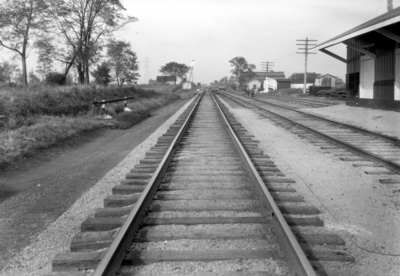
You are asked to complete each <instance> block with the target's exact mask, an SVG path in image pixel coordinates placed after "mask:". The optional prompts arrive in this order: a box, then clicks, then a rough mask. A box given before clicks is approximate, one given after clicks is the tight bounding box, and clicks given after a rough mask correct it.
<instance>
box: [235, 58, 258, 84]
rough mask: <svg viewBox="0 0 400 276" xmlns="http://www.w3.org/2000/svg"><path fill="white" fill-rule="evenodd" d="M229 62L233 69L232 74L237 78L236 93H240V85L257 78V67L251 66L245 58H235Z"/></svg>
mask: <svg viewBox="0 0 400 276" xmlns="http://www.w3.org/2000/svg"><path fill="white" fill-rule="evenodd" d="M229 62H230V63H231V66H232V67H233V69H232V70H231V72H232V74H233V75H234V76H235V77H236V91H239V86H240V85H242V84H243V83H245V82H246V81H248V80H250V79H252V78H253V77H254V76H255V74H254V72H253V70H255V69H256V66H255V65H253V64H249V63H248V62H247V61H246V59H245V58H244V57H235V58H233V59H231V60H230V61H229Z"/></svg>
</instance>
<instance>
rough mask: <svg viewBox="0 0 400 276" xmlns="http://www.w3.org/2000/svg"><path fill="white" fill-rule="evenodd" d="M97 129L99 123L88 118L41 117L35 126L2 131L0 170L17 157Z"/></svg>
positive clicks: (0, 138)
mask: <svg viewBox="0 0 400 276" xmlns="http://www.w3.org/2000/svg"><path fill="white" fill-rule="evenodd" d="M98 127H99V123H98V122H96V121H94V120H91V119H90V118H83V117H79V118H71V117H53V116H42V117H40V118H38V120H37V122H36V124H35V125H31V126H22V127H20V128H18V129H16V130H8V131H2V132H0V168H2V167H4V166H5V165H7V164H10V163H12V162H13V161H15V160H16V159H18V158H19V157H22V156H29V155H31V154H33V153H34V152H36V151H37V150H40V149H43V148H47V147H49V146H52V145H55V144H57V143H58V142H60V141H62V140H64V139H66V138H68V137H71V136H74V135H77V134H79V133H81V132H83V131H88V130H93V129H95V128H98Z"/></svg>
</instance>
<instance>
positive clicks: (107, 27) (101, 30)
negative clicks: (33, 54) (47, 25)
mask: <svg viewBox="0 0 400 276" xmlns="http://www.w3.org/2000/svg"><path fill="white" fill-rule="evenodd" d="M124 10H125V8H124V7H123V5H122V4H121V1H120V0H53V1H51V6H50V9H49V15H50V17H51V18H52V19H53V22H54V28H55V29H57V33H58V38H59V40H61V41H63V42H64V43H61V46H60V45H58V46H57V47H55V48H56V50H55V51H53V54H54V56H55V58H56V59H57V60H58V61H61V62H63V63H65V65H66V68H65V72H64V74H65V76H67V74H68V72H69V70H70V69H71V67H72V66H73V65H75V66H76V68H77V70H78V75H79V81H80V83H82V84H83V83H86V84H87V83H89V67H90V63H95V62H96V60H95V58H96V57H97V56H98V54H99V51H100V50H101V41H102V38H103V37H105V36H106V35H110V34H111V33H112V32H114V31H116V30H118V29H120V28H121V27H123V26H125V25H126V24H128V23H130V22H135V21H137V19H136V18H135V17H131V16H125V15H124V14H123V11H124ZM63 53H65V54H63Z"/></svg>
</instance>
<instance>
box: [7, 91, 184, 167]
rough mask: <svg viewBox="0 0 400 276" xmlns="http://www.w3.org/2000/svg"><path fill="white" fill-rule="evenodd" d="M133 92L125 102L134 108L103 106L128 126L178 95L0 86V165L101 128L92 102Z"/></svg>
mask: <svg viewBox="0 0 400 276" xmlns="http://www.w3.org/2000/svg"><path fill="white" fill-rule="evenodd" d="M129 96H134V97H135V99H134V100H131V101H129V102H128V107H129V108H130V109H131V110H132V112H122V111H123V110H124V104H123V103H113V104H109V105H107V107H106V113H107V114H109V115H112V116H113V117H114V116H115V118H116V120H117V121H119V122H121V124H122V125H123V126H125V127H124V128H126V127H129V126H131V125H133V124H135V123H137V122H139V121H140V120H142V119H143V118H145V117H148V116H150V112H149V111H150V110H151V109H154V108H156V107H159V106H162V105H164V104H166V103H168V102H169V101H171V100H174V99H177V98H179V95H176V94H174V93H172V92H167V93H166V92H164V93H156V92H154V91H146V90H142V89H136V88H135V87H133V86H131V87H129V86H124V87H113V86H108V87H106V88H105V87H99V86H95V85H90V86H72V87H71V86H69V87H68V86H67V87H59V86H56V87H53V86H46V85H45V86H43V85H40V86H30V87H27V88H25V87H23V88H14V87H4V88H0V115H5V119H4V118H3V119H2V120H1V121H0V168H3V167H5V166H6V165H7V164H10V163H13V162H14V161H15V160H17V159H19V158H21V157H23V156H30V155H32V154H34V153H35V152H36V151H38V150H40V149H43V148H47V147H50V146H53V145H55V144H57V143H59V142H60V141H62V140H65V139H67V138H69V137H71V136H74V135H79V134H80V133H82V132H84V131H90V130H93V129H95V128H99V127H101V123H100V121H99V120H98V119H97V115H98V114H100V112H101V108H100V107H99V106H96V107H94V106H93V105H92V102H93V101H97V100H103V99H104V100H107V99H114V98H122V97H129Z"/></svg>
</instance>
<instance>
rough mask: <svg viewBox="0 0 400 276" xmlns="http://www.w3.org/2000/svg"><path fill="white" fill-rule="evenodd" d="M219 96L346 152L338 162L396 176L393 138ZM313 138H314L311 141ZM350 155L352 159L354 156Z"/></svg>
mask: <svg viewBox="0 0 400 276" xmlns="http://www.w3.org/2000/svg"><path fill="white" fill-rule="evenodd" d="M223 95H224V96H225V97H227V98H229V99H231V100H233V101H235V102H236V103H239V104H242V105H246V106H247V107H251V108H255V109H256V110H257V111H259V112H261V114H263V116H265V117H267V118H269V119H271V120H276V121H282V120H284V121H285V123H284V124H287V127H288V128H290V129H293V130H294V131H295V132H296V133H298V134H300V135H302V136H304V137H305V136H310V135H311V136H310V139H311V140H312V142H313V143H316V144H321V146H322V147H323V148H326V149H329V145H326V144H325V143H326V141H327V142H329V143H330V144H333V145H334V147H338V148H343V149H345V150H346V151H347V152H349V153H350V154H348V155H349V157H346V153H343V157H342V159H343V160H345V161H355V162H356V161H360V162H362V161H366V160H368V161H372V162H374V163H376V164H377V165H378V166H382V167H385V168H386V169H387V170H382V171H379V170H378V171H376V170H372V171H368V172H367V173H370V174H382V175H385V174H387V175H390V174H392V173H394V174H400V140H399V139H397V138H396V137H391V136H388V135H384V134H381V133H376V132H371V131H368V130H366V129H362V128H359V127H356V126H353V125H349V124H345V123H341V122H338V121H334V120H329V119H326V118H323V117H320V116H316V115H311V114H308V113H306V112H302V111H300V110H296V109H293V108H289V107H286V106H281V105H277V104H272V103H269V102H266V101H262V100H258V99H249V98H247V97H243V96H238V95H235V94H232V93H223ZM315 136H316V137H317V138H318V139H315V138H313V137H315ZM332 149H334V148H332ZM354 155H356V156H355V157H354ZM370 167H371V165H370ZM372 167H373V166H372ZM388 170H389V171H388Z"/></svg>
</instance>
